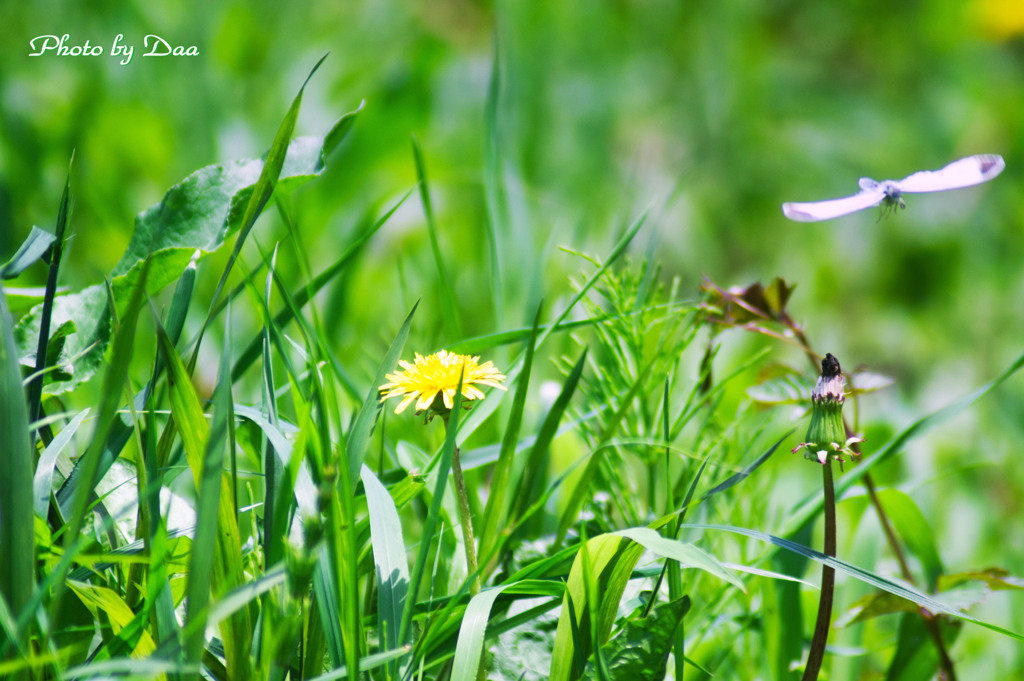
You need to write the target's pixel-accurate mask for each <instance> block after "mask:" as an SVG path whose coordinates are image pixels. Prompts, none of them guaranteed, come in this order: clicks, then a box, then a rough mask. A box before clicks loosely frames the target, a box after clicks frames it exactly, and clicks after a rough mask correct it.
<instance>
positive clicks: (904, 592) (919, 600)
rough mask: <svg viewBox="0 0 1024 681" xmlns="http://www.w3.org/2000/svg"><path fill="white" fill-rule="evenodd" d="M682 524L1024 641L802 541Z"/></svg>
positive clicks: (724, 527) (1023, 636) (1023, 637)
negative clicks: (798, 559)
mask: <svg viewBox="0 0 1024 681" xmlns="http://www.w3.org/2000/svg"><path fill="white" fill-rule="evenodd" d="M683 527H685V528H686V529H690V530H719V531H722V532H732V533H734V534H741V535H744V536H746V537H750V538H751V539H757V540H758V541H762V542H765V543H768V544H772V545H774V546H777V547H779V548H782V549H785V550H786V551H791V552H793V553H796V554H799V555H801V556H803V557H805V558H809V559H811V560H813V561H815V562H818V563H821V564H822V565H827V566H829V567H830V568H832V569H834V570H836V571H837V572H842V573H843V574H846V575H849V576H850V577H853V578H854V579H859V580H860V581H862V582H864V583H866V584H870V585H871V586H873V587H875V588H877V589H881V590H882V591H887V592H889V593H891V594H895V595H896V596H899V597H900V598H905V599H907V600H908V601H912V602H914V603H916V604H918V605H919V606H921V607H923V608H927V609H928V610H929V611H931V612H933V613H940V612H941V613H944V614H946V615H950V616H952V617H956V618H957V619H961V620H964V621H965V622H971V623H972V624H977V625H979V626H982V627H985V628H986V629H991V630H992V631H995V632H998V633H1000V634H1003V635H1004V636H1009V637H1010V638H1014V639H1017V640H1018V641H1024V634H1018V633H1017V632H1014V631H1010V630H1009V629H1004V628H1003V627H1000V626H997V625H995V624H990V623H988V622H984V621H982V620H979V619H976V618H974V617H971V616H970V615H968V614H966V613H964V612H961V611H960V610H958V609H956V608H955V607H950V606H948V605H946V604H945V603H943V602H941V601H938V600H936V599H934V598H932V597H931V596H928V595H926V594H923V593H921V592H920V591H918V590H917V589H914V588H912V587H910V586H907V585H906V584H901V583H899V582H894V581H892V580H890V579H886V578H885V577H882V576H881V575H877V574H875V573H874V572H871V571H869V570H865V569H864V568H860V567H857V566H856V565H853V564H851V563H847V562H846V561H844V560H840V559H839V558H835V557H833V556H826V555H825V554H824V553H821V552H819V551H815V550H814V549H812V548H808V547H807V546H804V545H803V544H798V543H797V542H793V541H789V540H788V539H783V538H781V537H776V536H774V535H771V534H767V533H765V532H759V531H757V530H748V529H747V528H745V527H733V526H730V525H704V524H699V523H685V524H684V525H683Z"/></svg>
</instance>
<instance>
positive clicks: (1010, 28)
mask: <svg viewBox="0 0 1024 681" xmlns="http://www.w3.org/2000/svg"><path fill="white" fill-rule="evenodd" d="M974 11H975V15H976V16H977V19H978V23H979V24H980V26H981V28H982V30H983V31H984V32H985V33H987V34H988V35H989V37H991V38H994V39H995V40H1009V39H1010V38H1012V37H1014V36H1019V35H1024V2H1021V0H976V2H975V4H974Z"/></svg>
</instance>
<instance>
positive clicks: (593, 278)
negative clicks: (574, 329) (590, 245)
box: [459, 210, 647, 442]
mask: <svg viewBox="0 0 1024 681" xmlns="http://www.w3.org/2000/svg"><path fill="white" fill-rule="evenodd" d="M646 220H647V211H646V210H645V211H644V212H643V213H641V214H640V217H638V218H637V219H636V220H635V221H634V222H633V224H631V225H630V226H629V227H628V228H627V229H626V231H625V233H624V234H623V235H622V237H621V238H620V239H619V240H618V241H617V242H616V244H615V246H614V247H613V248H612V251H611V253H609V254H608V259H607V260H606V261H605V262H604V264H602V265H601V266H600V267H599V268H598V269H597V271H595V272H594V273H593V274H592V275H590V278H589V279H587V281H586V282H585V283H584V284H583V286H581V287H580V290H579V292H578V293H577V294H576V295H575V296H574V297H573V299H572V300H571V301H569V304H568V305H566V307H565V309H564V310H562V312H561V314H559V315H558V318H557V319H555V321H554V322H552V323H551V324H550V325H548V326H547V328H546V329H545V330H543V331H541V333H540V336H539V337H538V338H537V342H536V344H535V348H534V349H535V350H537V349H539V348H540V346H541V345H543V344H544V341H545V340H547V338H548V336H550V335H551V333H552V332H553V331H555V330H556V329H559V328H561V325H562V322H564V321H565V319H566V318H567V317H568V316H569V314H570V313H571V312H572V311H573V309H574V308H575V307H576V305H577V304H579V302H580V301H581V300H582V299H583V297H584V296H585V295H587V292H588V291H589V290H590V289H591V288H592V287H593V286H594V284H596V283H597V282H598V281H600V279H601V277H602V276H604V273H605V272H606V271H607V270H608V268H609V267H611V266H612V264H613V263H614V262H615V261H616V260H618V258H619V256H621V255H622V254H623V253H625V251H626V248H627V247H628V246H629V244H630V242H631V241H632V240H633V237H635V236H636V234H637V232H639V231H640V228H641V227H642V226H643V224H644V222H645V221H646ZM525 358H526V351H525V350H524V351H523V352H522V353H521V354H520V355H519V357H517V358H516V359H515V360H514V361H513V362H512V366H510V367H509V369H508V371H506V372H505V376H506V378H507V380H508V382H509V383H511V382H512V381H514V380H516V378H517V377H518V376H519V372H520V371H522V368H523V361H524V359H525ZM502 394H503V391H501V390H493V391H491V394H490V395H488V396H487V397H485V398H484V399H483V401H482V402H480V403H479V404H477V405H476V406H475V407H474V408H473V411H472V412H470V414H469V416H467V417H466V418H465V419H463V422H462V427H461V431H460V432H459V441H460V442H464V441H465V439H466V438H467V437H469V436H470V435H472V434H473V431H475V430H476V429H477V428H478V427H480V424H482V423H483V422H484V421H486V420H487V418H488V417H489V416H490V415H491V414H492V413H494V410H495V409H497V408H498V402H499V401H501V398H502Z"/></svg>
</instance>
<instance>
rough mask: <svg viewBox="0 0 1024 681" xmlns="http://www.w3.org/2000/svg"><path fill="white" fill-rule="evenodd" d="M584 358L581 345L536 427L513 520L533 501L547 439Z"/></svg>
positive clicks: (573, 388)
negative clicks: (573, 362) (578, 353)
mask: <svg viewBox="0 0 1024 681" xmlns="http://www.w3.org/2000/svg"><path fill="white" fill-rule="evenodd" d="M586 361H587V349H586V348H584V349H583V352H582V353H580V358H579V359H578V360H576V364H575V365H574V366H573V368H572V371H570V372H569V375H568V376H567V377H566V379H565V383H563V384H562V390H561V392H559V393H558V397H557V398H556V399H555V401H554V403H553V404H552V405H551V409H550V410H548V414H547V416H546V417H544V423H543V424H541V427H540V430H539V431H537V439H536V441H535V442H534V443H533V447H531V448H530V455H529V457H528V458H527V460H526V465H525V466H524V467H523V473H522V476H521V477H520V479H519V492H518V494H516V499H517V503H518V506H517V509H516V511H515V513H514V515H513V516H512V517H513V518H515V519H516V522H517V523H518V522H520V521H521V520H522V518H523V516H524V514H525V513H526V511H527V509H528V508H530V506H531V505H532V504H533V502H534V501H536V500H537V498H538V495H539V493H540V491H541V490H540V487H541V486H539V485H538V481H539V480H540V479H541V475H542V474H543V472H544V471H545V470H547V462H548V455H549V454H550V453H551V442H552V440H554V439H555V435H556V434H557V433H558V424H559V423H561V421H562V417H563V416H564V415H565V411H566V409H568V408H569V402H570V401H571V400H572V396H573V395H574V394H575V392H576V388H577V386H578V385H579V382H580V377H581V376H582V375H583V367H584V366H585V365H586Z"/></svg>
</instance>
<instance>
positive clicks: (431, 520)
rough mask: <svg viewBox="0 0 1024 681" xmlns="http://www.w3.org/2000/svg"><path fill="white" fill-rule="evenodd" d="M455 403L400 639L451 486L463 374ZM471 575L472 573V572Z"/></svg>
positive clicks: (406, 627) (407, 627)
mask: <svg viewBox="0 0 1024 681" xmlns="http://www.w3.org/2000/svg"><path fill="white" fill-rule="evenodd" d="M453 402H454V404H453V405H452V410H451V416H450V417H449V419H450V420H449V422H448V427H447V429H446V431H445V438H444V445H442V446H441V460H440V463H439V464H438V467H437V483H436V484H435V485H434V497H433V499H432V500H431V502H430V510H429V511H428V512H427V518H426V520H425V521H424V523H423V532H422V534H421V535H420V550H419V552H418V553H417V556H416V562H415V563H414V564H413V570H412V580H410V582H409V598H408V599H406V601H405V612H403V613H402V626H401V628H400V629H399V632H398V639H399V640H400V641H404V640H406V638H405V637H406V635H407V634H408V633H409V632H411V631H412V615H413V611H414V610H415V606H416V599H417V598H418V597H419V591H420V584H421V583H422V582H423V575H424V574H425V573H426V569H427V562H428V561H427V559H428V557H429V555H430V544H431V542H432V541H433V539H434V534H435V531H436V528H437V521H438V518H439V517H440V515H441V501H442V500H443V498H444V490H445V487H446V486H447V485H448V475H449V473H450V472H451V467H452V453H453V452H454V451H455V446H456V445H455V439H456V434H457V433H458V430H459V416H460V415H461V414H462V377H461V376H460V377H459V385H458V388H457V389H456V391H455V399H454V401H453ZM470 577H472V575H470Z"/></svg>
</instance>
